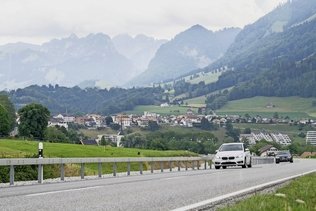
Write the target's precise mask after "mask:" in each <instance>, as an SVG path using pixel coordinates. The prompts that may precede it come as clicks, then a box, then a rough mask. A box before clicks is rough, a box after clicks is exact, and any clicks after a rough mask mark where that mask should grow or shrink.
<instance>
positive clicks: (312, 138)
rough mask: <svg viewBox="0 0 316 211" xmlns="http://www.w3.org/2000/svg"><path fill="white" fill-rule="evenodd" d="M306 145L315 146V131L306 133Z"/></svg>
mask: <svg viewBox="0 0 316 211" xmlns="http://www.w3.org/2000/svg"><path fill="white" fill-rule="evenodd" d="M306 144H311V145H314V146H316V131H307V135H306Z"/></svg>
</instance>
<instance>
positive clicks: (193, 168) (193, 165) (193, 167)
mask: <svg viewBox="0 0 316 211" xmlns="http://www.w3.org/2000/svg"><path fill="white" fill-rule="evenodd" d="M192 170H195V161H192Z"/></svg>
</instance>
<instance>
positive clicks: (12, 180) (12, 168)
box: [10, 165, 14, 185]
mask: <svg viewBox="0 0 316 211" xmlns="http://www.w3.org/2000/svg"><path fill="white" fill-rule="evenodd" d="M10 185H14V166H13V165H11V166H10Z"/></svg>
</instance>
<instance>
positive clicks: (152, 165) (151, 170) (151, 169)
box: [150, 162, 154, 173]
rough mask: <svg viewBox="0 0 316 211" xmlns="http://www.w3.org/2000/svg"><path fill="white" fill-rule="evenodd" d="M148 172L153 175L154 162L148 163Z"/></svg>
mask: <svg viewBox="0 0 316 211" xmlns="http://www.w3.org/2000/svg"><path fill="white" fill-rule="evenodd" d="M150 172H151V173H154V162H150Z"/></svg>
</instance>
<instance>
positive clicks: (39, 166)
mask: <svg viewBox="0 0 316 211" xmlns="http://www.w3.org/2000/svg"><path fill="white" fill-rule="evenodd" d="M37 171H38V175H37V179H38V183H40V184H42V183H43V165H42V164H38V170H37Z"/></svg>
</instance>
